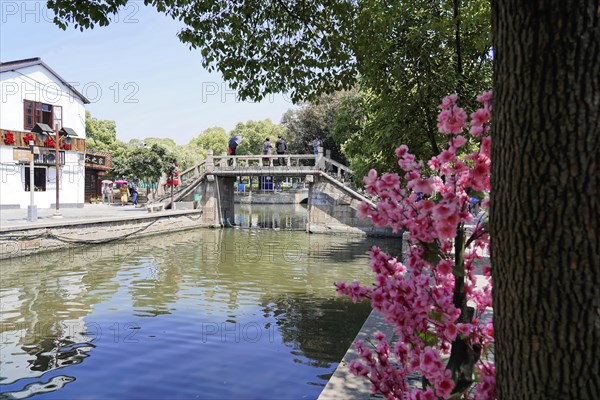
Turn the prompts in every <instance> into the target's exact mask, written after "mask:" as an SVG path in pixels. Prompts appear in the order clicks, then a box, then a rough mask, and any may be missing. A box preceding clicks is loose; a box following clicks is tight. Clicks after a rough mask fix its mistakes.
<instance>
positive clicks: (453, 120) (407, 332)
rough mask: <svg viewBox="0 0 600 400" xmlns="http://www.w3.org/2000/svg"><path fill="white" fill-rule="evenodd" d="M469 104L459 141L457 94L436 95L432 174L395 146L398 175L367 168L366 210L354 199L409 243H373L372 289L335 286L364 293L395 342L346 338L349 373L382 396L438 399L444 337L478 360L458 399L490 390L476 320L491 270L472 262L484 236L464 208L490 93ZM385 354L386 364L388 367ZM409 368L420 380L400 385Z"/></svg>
mask: <svg viewBox="0 0 600 400" xmlns="http://www.w3.org/2000/svg"><path fill="white" fill-rule="evenodd" d="M478 101H480V102H481V103H482V104H483V108H482V109H480V110H477V111H476V112H474V113H473V114H471V121H470V126H471V129H470V131H469V133H470V134H471V138H470V139H468V138H466V137H464V136H462V135H461V133H462V132H463V130H465V129H466V128H467V114H466V113H465V111H464V110H463V109H462V108H460V107H458V106H457V96H456V95H450V96H448V97H446V98H444V99H443V101H442V104H441V105H440V108H441V110H442V111H441V112H440V114H439V116H438V127H439V130H440V132H442V133H445V134H448V135H449V141H448V146H447V148H446V149H445V150H444V151H442V152H441V153H440V154H439V155H437V156H436V157H433V158H432V159H431V160H429V162H428V163H427V165H428V166H429V168H430V170H431V171H433V174H431V176H424V175H423V174H422V170H423V167H424V163H423V162H422V161H418V160H416V159H415V156H414V155H413V154H410V153H409V150H408V148H407V147H406V146H404V145H402V146H400V147H399V148H398V149H397V150H396V155H397V156H398V158H399V161H398V164H399V166H400V168H401V169H402V170H403V171H404V175H403V176H400V175H398V174H395V173H386V174H383V175H382V176H379V175H378V173H377V171H375V170H371V171H369V174H368V176H366V177H365V178H364V179H363V183H364V185H365V189H366V190H367V192H368V193H369V194H371V195H374V196H377V197H378V198H379V201H378V202H377V204H376V207H375V208H372V207H370V206H369V205H368V204H362V205H361V206H360V208H359V210H358V215H359V216H360V217H362V218H370V219H371V220H372V222H373V223H374V224H375V225H377V226H388V227H391V228H392V229H393V230H394V231H395V232H398V231H404V232H405V236H406V237H407V238H408V241H409V243H410V246H409V249H408V250H407V252H406V254H405V255H404V259H403V260H402V261H399V260H397V259H395V258H393V257H391V256H390V255H388V254H386V253H384V252H383V251H381V250H380V249H379V248H377V247H373V249H372V250H371V253H370V256H371V268H372V269H373V272H374V273H375V283H374V284H373V285H372V286H370V287H364V286H361V285H360V284H359V283H358V282H353V283H352V284H346V283H345V282H339V283H338V284H337V285H336V286H337V291H338V292H339V293H340V294H344V295H347V296H350V297H351V298H352V299H353V300H354V301H357V300H361V299H364V298H369V299H370V300H371V305H372V306H373V308H374V309H375V310H377V311H379V312H380V313H381V314H383V315H384V316H385V318H386V321H388V322H389V323H391V324H393V326H394V327H395V332H394V333H395V335H396V336H397V339H398V340H397V343H396V344H395V346H394V347H393V349H390V346H389V344H388V343H387V341H386V339H385V337H383V335H381V334H378V335H377V336H376V339H377V344H374V347H375V349H374V350H371V349H369V348H368V347H367V346H366V345H365V344H364V343H362V342H359V343H356V347H357V350H358V352H359V354H360V360H361V361H355V362H353V363H352V364H351V366H350V369H351V371H352V372H353V373H355V374H356V375H359V376H365V377H367V378H368V379H369V380H370V381H371V383H372V389H373V391H374V392H379V393H382V394H383V395H384V396H385V397H386V398H388V399H397V398H409V399H414V400H424V399H427V400H429V399H448V398H449V397H450V396H451V395H452V391H453V390H454V388H455V381H454V379H453V375H452V374H453V372H452V371H451V370H450V369H447V368H446V365H445V360H446V359H447V358H448V356H449V354H450V351H451V348H452V345H453V342H455V341H456V340H459V339H460V340H462V341H465V342H466V343H467V345H468V346H471V347H473V348H478V349H479V348H481V354H480V355H481V357H482V358H481V359H480V360H479V361H478V362H477V364H476V365H475V367H476V369H477V371H478V374H476V377H475V378H477V377H478V378H477V379H478V380H476V381H475V390H473V391H465V392H464V393H462V395H463V397H462V398H466V399H493V398H494V397H495V389H494V388H495V386H494V369H493V363H491V362H489V361H487V360H485V359H484V358H485V357H484V355H485V354H488V350H489V349H490V347H492V346H493V342H494V329H493V325H492V321H491V320H490V318H489V317H484V314H485V312H486V310H487V309H489V308H490V307H491V306H492V299H491V273H490V272H491V268H490V266H483V267H482V268H481V269H480V268H479V267H478V265H479V264H481V258H482V257H481V256H480V254H481V253H482V252H485V251H489V248H488V246H489V235H488V233H487V232H486V230H485V227H484V224H483V223H481V221H474V217H473V215H472V214H471V213H470V212H469V210H468V205H469V200H470V198H471V197H472V196H473V195H474V194H475V193H477V194H478V195H481V193H482V192H483V193H489V190H490V180H489V179H490V147H491V139H490V137H489V131H490V129H489V122H490V116H491V93H490V92H486V93H484V94H483V95H481V96H479V97H478ZM474 128H478V129H474ZM469 141H471V142H474V143H471V144H476V145H477V147H478V148H477V150H476V151H474V152H470V153H469V152H468V151H466V150H465V149H466V148H467V147H468V146H467V145H468V143H469ZM402 183H404V185H403V186H402ZM480 200H483V201H482V207H483V208H484V209H485V208H487V207H488V205H489V201H488V200H487V198H486V199H480ZM467 225H468V226H469V228H468V229H467ZM463 232H466V241H465V243H466V245H465V247H464V259H462V258H461V260H463V261H462V263H461V265H457V264H456V262H457V259H456V257H455V256H456V254H455V250H456V249H455V241H456V237H457V235H459V234H462V233H463ZM478 271H480V274H479V276H477V275H476V272H478ZM459 279H461V280H463V281H464V285H461V286H458V287H464V293H465V295H466V298H467V300H468V302H469V304H470V305H471V306H472V307H473V308H474V316H473V317H472V318H470V319H468V320H465V319H464V317H463V318H462V319H461V316H462V315H464V312H465V310H463V309H460V308H457V307H456V306H455V304H454V301H453V299H454V295H455V290H456V287H457V286H456V285H455V284H456V282H457V280H459ZM481 282H485V284H483V285H482V284H481ZM392 358H393V359H394V363H395V366H392V365H391V364H392V363H391V361H390V359H392ZM415 375H418V376H420V377H422V378H424V379H423V382H424V384H423V385H422V387H414V386H411V385H409V384H408V379H407V378H408V377H409V376H415ZM403 396H404V397H403Z"/></svg>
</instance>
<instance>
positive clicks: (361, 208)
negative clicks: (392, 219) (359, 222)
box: [356, 202, 371, 219]
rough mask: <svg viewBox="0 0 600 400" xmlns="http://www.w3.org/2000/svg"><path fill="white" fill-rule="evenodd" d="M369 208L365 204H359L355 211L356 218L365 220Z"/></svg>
mask: <svg viewBox="0 0 600 400" xmlns="http://www.w3.org/2000/svg"><path fill="white" fill-rule="evenodd" d="M370 210H371V206H370V205H369V204H367V203H365V202H361V203H360V204H359V205H358V207H357V209H356V216H357V217H358V218H360V219H365V218H367V217H368V216H369V211H370Z"/></svg>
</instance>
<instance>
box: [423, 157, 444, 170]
mask: <svg viewBox="0 0 600 400" xmlns="http://www.w3.org/2000/svg"><path fill="white" fill-rule="evenodd" d="M427 165H429V168H431V169H432V170H434V171H436V170H438V169H440V167H441V166H442V163H441V162H440V160H439V159H438V158H437V157H433V158H432V159H431V160H429V162H428V163H427Z"/></svg>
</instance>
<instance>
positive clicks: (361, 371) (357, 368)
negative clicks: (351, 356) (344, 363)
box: [348, 360, 369, 376]
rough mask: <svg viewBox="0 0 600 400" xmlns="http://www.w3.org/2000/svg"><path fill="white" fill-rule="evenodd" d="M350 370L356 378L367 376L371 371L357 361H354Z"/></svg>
mask: <svg viewBox="0 0 600 400" xmlns="http://www.w3.org/2000/svg"><path fill="white" fill-rule="evenodd" d="M348 369H349V370H350V372H351V373H353V374H354V375H356V376H367V375H368V374H369V370H368V369H367V367H365V366H364V365H362V364H361V363H360V362H358V361H357V360H352V361H351V362H350V365H349V367H348Z"/></svg>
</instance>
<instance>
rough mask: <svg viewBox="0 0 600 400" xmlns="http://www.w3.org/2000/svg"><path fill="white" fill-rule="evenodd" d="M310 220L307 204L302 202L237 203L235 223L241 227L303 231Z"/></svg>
mask: <svg viewBox="0 0 600 400" xmlns="http://www.w3.org/2000/svg"><path fill="white" fill-rule="evenodd" d="M307 221H308V218H307V211H306V206H304V205H300V204H286V205H277V206H273V205H268V204H236V205H235V223H236V226H238V227H240V228H257V229H282V230H294V231H298V230H300V231H303V230H306V223H307Z"/></svg>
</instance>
